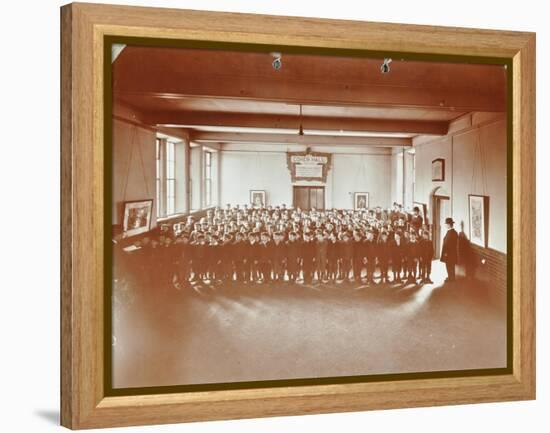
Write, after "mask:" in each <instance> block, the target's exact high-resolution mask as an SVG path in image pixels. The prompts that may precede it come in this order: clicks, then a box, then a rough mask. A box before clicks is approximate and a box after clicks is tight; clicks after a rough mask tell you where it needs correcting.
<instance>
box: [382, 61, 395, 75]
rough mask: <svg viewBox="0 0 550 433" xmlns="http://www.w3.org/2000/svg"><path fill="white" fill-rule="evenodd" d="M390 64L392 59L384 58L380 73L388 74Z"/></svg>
mask: <svg viewBox="0 0 550 433" xmlns="http://www.w3.org/2000/svg"><path fill="white" fill-rule="evenodd" d="M391 62H392V59H390V58H385V59H384V62H383V63H382V66H380V72H382V73H383V74H387V73H388V72H390V63H391Z"/></svg>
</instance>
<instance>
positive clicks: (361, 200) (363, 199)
mask: <svg viewBox="0 0 550 433" xmlns="http://www.w3.org/2000/svg"><path fill="white" fill-rule="evenodd" d="M353 208H354V209H355V210H361V209H368V208H369V193H368V192H356V193H355V194H354V207H353Z"/></svg>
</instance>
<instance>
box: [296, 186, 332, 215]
mask: <svg viewBox="0 0 550 433" xmlns="http://www.w3.org/2000/svg"><path fill="white" fill-rule="evenodd" d="M292 205H293V206H294V207H295V208H297V207H299V208H300V209H302V210H306V211H307V210H311V209H312V208H315V209H319V210H323V209H324V208H325V188H324V187H323V186H295V187H294V193H293V203H292Z"/></svg>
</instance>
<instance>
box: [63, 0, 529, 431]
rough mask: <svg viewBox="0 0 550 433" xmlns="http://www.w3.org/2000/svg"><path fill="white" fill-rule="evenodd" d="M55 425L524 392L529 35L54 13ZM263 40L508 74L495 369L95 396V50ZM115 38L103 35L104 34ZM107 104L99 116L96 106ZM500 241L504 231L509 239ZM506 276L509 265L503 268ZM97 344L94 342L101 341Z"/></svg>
mask: <svg viewBox="0 0 550 433" xmlns="http://www.w3.org/2000/svg"><path fill="white" fill-rule="evenodd" d="M61 30H62V37H61V54H62V61H61V99H62V106H61V119H62V123H61V197H62V204H61V424H62V425H63V426H66V427H69V428H72V429H81V428H98V427H112V426H129V425H143V424H161V423H175V422H187V421H199V420H216V419H234V418H245V417H265V416H278V415H298V414H311V413H328V412H343V411H359V410H371V409H388V408H400V407H415V406H431V405H447V404H464V403H480V402H494V401H510V400H526V399H534V398H535V272H534V268H535V194H534V191H535V35H534V34H533V33H525V32H511V31H495V30H483V31H477V30H474V29H457V28H445V27H434V26H418V25H402V24H386V23H370V22H356V21H343V20H327V19H314V18H307V19H306V18H299V17H277V16H265V15H247V14H235V13H217V12H203V11H195V10H175V9H159V8H143V7H127V6H111V5H98V4H79V3H76V4H70V5H66V6H63V7H62V8H61ZM135 37H138V38H161V39H164V40H167V41H173V42H175V41H178V40H201V41H210V42H212V43H216V44H251V43H250V41H254V44H264V45H266V46H269V47H272V46H278V47H291V48H293V49H295V50H297V51H300V50H301V51H303V52H308V50H312V49H316V50H331V51H332V52H334V53H342V54H348V55H349V54H352V53H358V52H362V51H363V50H367V51H370V52H374V53H378V54H379V56H381V57H383V56H384V55H385V54H386V53H388V52H389V53H395V55H394V57H395V56H396V55H399V56H413V55H415V56H417V57H416V58H420V59H422V58H425V59H426V58H430V56H441V58H447V59H449V60H453V61H461V60H462V61H464V60H467V59H470V60H471V59H472V58H491V59H498V60H499V61H502V62H504V64H505V65H506V66H507V68H508V71H509V73H510V76H511V77H512V80H509V85H510V92H511V93H510V95H511V104H509V118H508V119H509V122H510V123H509V126H508V127H509V128H511V129H510V134H509V139H510V140H511V141H510V145H511V147H509V149H511V154H510V155H509V156H510V157H509V159H508V160H509V165H508V170H509V176H508V177H509V179H510V181H509V188H510V189H509V194H510V196H509V197H512V200H511V201H510V202H509V204H508V209H509V219H508V221H509V230H510V233H514V234H516V233H518V234H519V233H520V232H521V236H519V235H518V236H516V235H514V236H513V241H514V243H513V249H512V252H511V254H510V257H509V262H508V263H509V267H508V269H509V275H508V278H509V281H510V284H511V286H510V287H511V288H510V290H509V291H508V308H509V309H510V310H509V316H508V317H511V318H512V320H510V321H509V322H508V330H509V333H508V340H509V342H510V343H509V351H508V360H509V362H508V367H507V369H506V371H505V372H500V373H498V374H495V373H493V374H490V372H487V374H483V373H480V372H475V373H472V374H468V372H467V371H466V372H461V373H460V374H456V375H445V376H441V377H434V376H433V375H432V376H430V375H426V374H418V375H415V376H412V377H409V378H408V379H404V380H393V379H392V378H391V377H388V376H376V377H374V378H372V379H371V380H368V381H367V380H365V381H349V382H347V383H346V382H341V383H318V384H311V383H309V382H304V383H301V384H297V385H296V386H272V387H269V386H265V385H264V386H261V387H254V388H241V389H235V388H231V389H218V390H215V391H213V390H195V391H193V392H181V393H179V392H178V393H155V392H154V391H153V393H149V394H142V395H113V394H108V392H107V390H108V386H107V385H108V382H107V381H106V371H105V364H104V360H105V353H106V350H107V349H106V347H107V348H108V346H109V344H110V343H111V342H110V335H109V334H108V333H107V332H106V328H105V327H104V318H105V316H106V315H107V314H109V311H105V308H104V306H105V305H108V304H106V303H104V301H105V299H104V290H103V289H104V283H105V273H106V272H107V269H106V267H107V266H106V264H105V261H104V257H105V256H104V253H105V246H104V230H105V229H106V227H109V225H110V224H111V221H109V220H108V219H106V217H105V212H104V208H105V206H108V205H106V202H108V201H107V198H108V197H109V193H110V192H109V189H108V188H107V186H106V182H105V181H104V175H105V174H106V173H108V172H109V169H110V163H109V158H106V155H105V153H104V147H103V142H104V138H105V137H106V129H105V123H104V120H105V118H107V115H109V116H110V113H109V112H108V111H106V112H105V111H104V108H105V107H106V106H105V100H104V66H105V65H104V58H105V57H106V56H108V57H107V58H110V56H111V43H112V41H113V40H115V39H116V38H135ZM113 38H115V39H113ZM105 113H107V115H106V114H105ZM509 239H512V238H511V237H510V236H509ZM512 271H513V272H512ZM105 342H107V343H106V344H105Z"/></svg>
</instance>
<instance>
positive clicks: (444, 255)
mask: <svg viewBox="0 0 550 433" xmlns="http://www.w3.org/2000/svg"><path fill="white" fill-rule="evenodd" d="M454 223H455V222H454V221H453V219H452V218H445V227H447V233H446V234H445V237H444V238H443V247H442V248H441V261H442V262H444V263H445V266H446V267H447V279H446V280H445V281H448V282H450V281H454V280H455V266H456V262H457V255H458V233H457V232H456V230H455V229H454V228H453V226H454Z"/></svg>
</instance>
